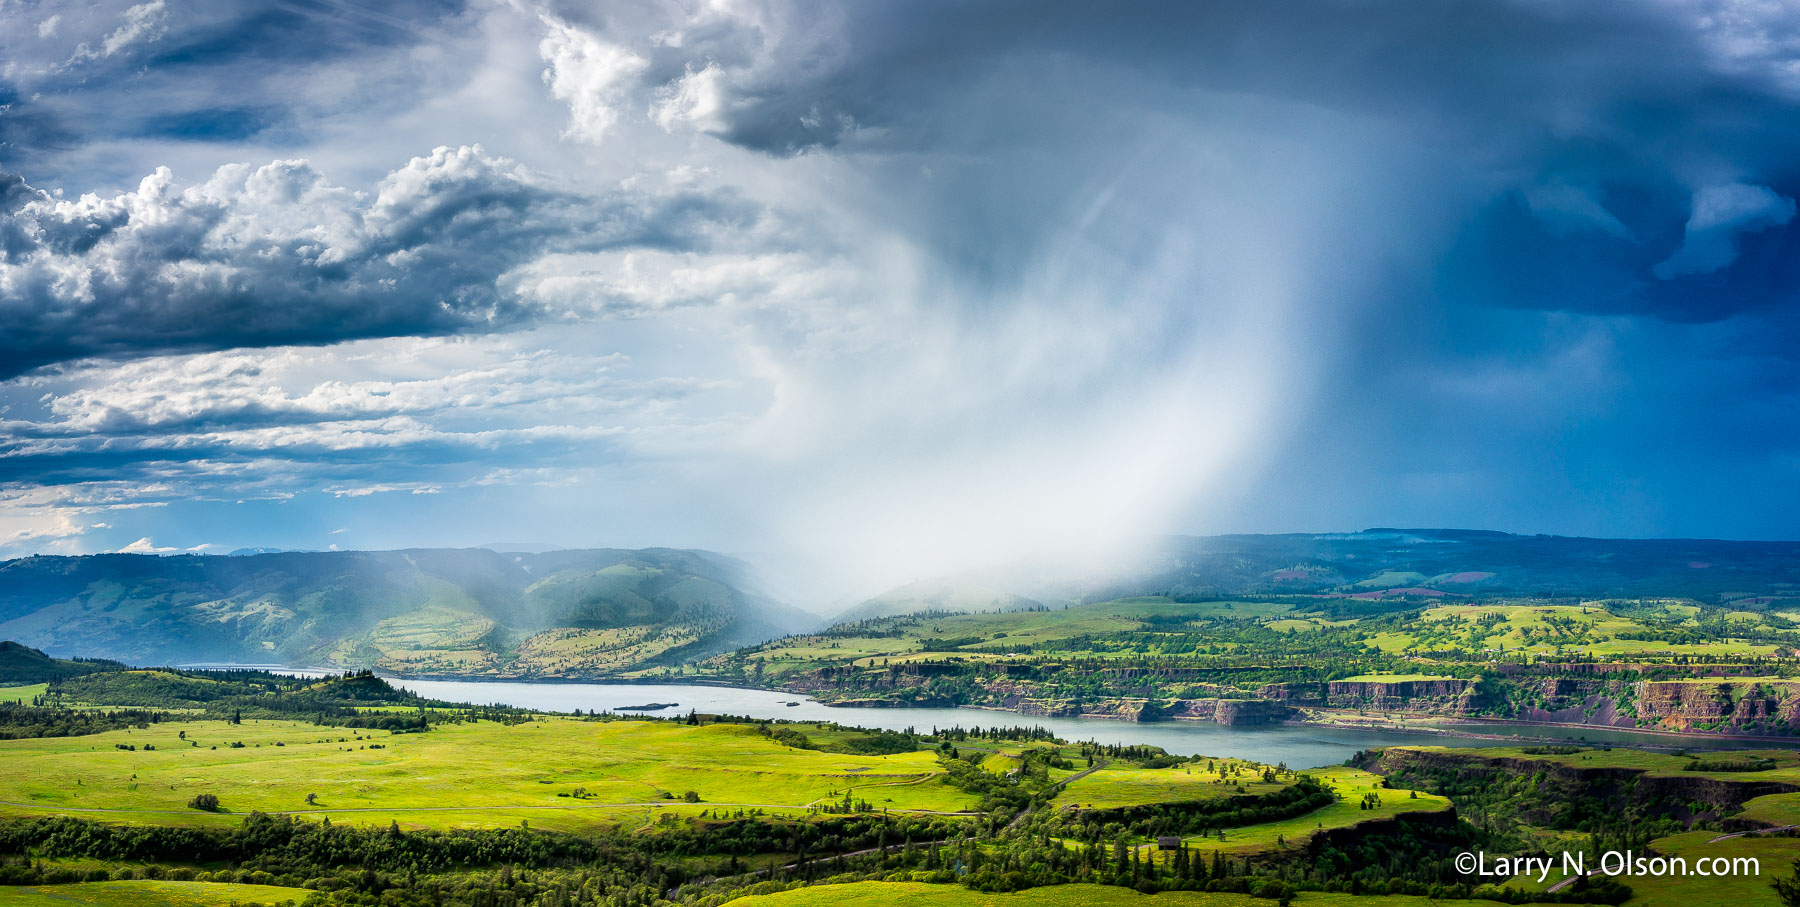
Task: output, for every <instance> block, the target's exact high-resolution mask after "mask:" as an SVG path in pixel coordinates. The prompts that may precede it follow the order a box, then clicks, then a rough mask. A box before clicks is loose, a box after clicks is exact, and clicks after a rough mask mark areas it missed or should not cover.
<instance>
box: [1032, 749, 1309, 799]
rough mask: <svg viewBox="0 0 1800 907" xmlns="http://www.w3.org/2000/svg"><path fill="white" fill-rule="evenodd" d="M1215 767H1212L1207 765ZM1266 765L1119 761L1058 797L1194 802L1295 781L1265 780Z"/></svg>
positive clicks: (1259, 791) (1229, 761) (1066, 788)
mask: <svg viewBox="0 0 1800 907" xmlns="http://www.w3.org/2000/svg"><path fill="white" fill-rule="evenodd" d="M1209 763H1210V764H1211V765H1212V766H1213V770H1212V771H1210V772H1209V771H1207V765H1208V764H1209ZM1264 768H1266V766H1264V765H1262V764H1260V763H1255V762H1248V761H1245V760H1240V759H1198V760H1195V761H1193V762H1188V763H1185V764H1182V765H1177V766H1174V767H1172V768H1138V767H1136V766H1131V765H1124V764H1120V763H1114V764H1113V765H1110V766H1108V767H1106V768H1103V769H1099V770H1097V771H1095V772H1094V773H1093V774H1090V775H1087V776H1085V777H1083V778H1080V779H1078V780H1076V781H1073V782H1071V783H1069V784H1068V785H1066V786H1064V787H1063V789H1062V790H1061V791H1060V792H1059V793H1058V794H1057V796H1056V802H1057V803H1058V804H1059V805H1061V806H1064V807H1068V808H1074V807H1080V808H1082V809H1110V808H1113V807H1119V806H1143V805H1146V804H1150V803H1170V802H1193V801H1195V800H1211V799H1214V798H1216V797H1235V796H1237V795H1238V793H1239V792H1238V785H1239V784H1242V785H1243V787H1244V790H1243V793H1246V794H1266V793H1270V792H1273V791H1278V790H1281V789H1282V788H1284V787H1287V786H1288V785H1289V784H1290V783H1291V782H1288V781H1277V782H1274V783H1269V782H1265V781H1263V780H1262V777H1263V769H1264Z"/></svg>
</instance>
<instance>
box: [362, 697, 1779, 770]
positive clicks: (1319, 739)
mask: <svg viewBox="0 0 1800 907" xmlns="http://www.w3.org/2000/svg"><path fill="white" fill-rule="evenodd" d="M389 681H390V682H391V683H393V684H394V685H395V686H399V687H404V688H406V689H409V690H412V691H413V692H415V693H418V694H419V695H421V696H427V697H430V698H432V699H440V700H445V701H448V702H470V703H476V704H480V705H489V704H493V705H509V706H516V707H519V708H529V709H542V710H545V711H554V712H568V711H573V710H575V709H581V710H583V711H604V712H622V711H626V710H627V708H628V707H630V706H642V705H650V704H654V703H675V704H676V705H675V707H674V708H668V709H662V710H659V711H650V712H642V713H639V714H648V715H660V716H675V715H685V714H687V713H688V711H689V710H694V711H699V712H711V713H721V714H728V715H749V716H751V717H754V718H770V719H782V718H785V719H789V720H794V721H834V722H837V723H838V724H846V725H854V726H859V727H867V728H886V729H888V730H905V729H907V728H916V729H917V730H920V731H929V730H930V729H932V728H933V727H954V726H958V725H960V726H962V727H973V726H976V725H980V726H983V727H991V726H995V725H999V726H1014V725H1026V726H1032V725H1041V726H1042V727H1044V728H1047V729H1048V730H1049V731H1050V732H1051V733H1053V734H1055V735H1056V736H1058V737H1061V738H1063V739H1064V740H1095V741H1099V742H1100V743H1117V744H1133V743H1145V744H1151V745H1154V746H1160V747H1162V748H1163V749H1165V750H1167V751H1168V752H1171V753H1176V754H1179V755H1184V756H1186V755H1205V756H1235V757H1241V758H1248V759H1254V760H1256V761H1258V762H1265V763H1270V764H1273V763H1277V762H1286V763H1287V764H1288V765H1290V766H1293V767H1295V768H1312V767H1314V766H1319V765H1329V764H1334V763H1339V762H1343V761H1344V759H1346V758H1348V757H1349V756H1350V755H1351V754H1352V753H1354V752H1356V751H1357V750H1364V749H1371V748H1374V747H1382V746H1404V745H1413V746H1418V745H1443V746H1505V745H1508V744H1509V743H1512V741H1504V740H1491V739H1487V738H1483V737H1470V736H1463V735H1461V734H1425V733H1407V732H1404V731H1384V730H1361V729H1352V728H1323V727H1307V726H1301V725H1275V726H1271V727H1225V726H1222V725H1217V724H1206V723H1201V722H1189V721H1179V722H1177V721H1168V722H1157V723H1153V724H1131V723H1129V722H1124V721H1109V720H1106V719H1103V718H1028V717H1025V716H1023V715H1016V714H1013V713H1011V712H996V711H990V710H986V709H971V708H954V709H858V708H831V707H829V706H826V705H824V704H822V703H819V702H816V701H814V700H813V699H812V698H811V697H808V696H801V695H798V694H794V693H778V692H772V691H769V690H751V689H742V688H737V687H712V686H688V685H679V684H662V685H652V684H638V683H507V682H485V681H457V680H399V679H394V678H389ZM788 703H798V704H797V705H788ZM1468 730H1469V731H1470V732H1471V733H1494V729H1493V728H1492V727H1480V726H1474V725H1471V726H1468ZM1508 730H1509V731H1511V732H1513V733H1517V734H1519V735H1520V736H1531V737H1543V738H1547V739H1567V738H1569V737H1581V738H1582V739H1585V740H1586V741H1588V742H1591V743H1613V744H1621V745H1635V746H1657V747H1663V748H1673V747H1679V746H1684V745H1685V746H1688V747H1692V748H1694V749H1726V748H1742V746H1734V745H1733V744H1732V743H1731V742H1729V741H1719V740H1711V739H1683V738H1672V737H1664V736H1657V735H1649V734H1633V733H1630V732H1628V731H1610V730H1602V729H1582V730H1579V731H1571V730H1568V729H1564V728H1529V727H1527V728H1509V729H1508ZM1515 745H1516V744H1515ZM1747 745H1748V744H1745V746H1747ZM1759 745H1760V746H1763V747H1766V746H1768V744H1759Z"/></svg>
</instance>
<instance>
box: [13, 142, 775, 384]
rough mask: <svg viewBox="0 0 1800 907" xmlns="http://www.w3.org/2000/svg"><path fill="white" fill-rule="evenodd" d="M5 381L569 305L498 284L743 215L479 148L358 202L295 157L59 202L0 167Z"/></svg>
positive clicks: (450, 153)
mask: <svg viewBox="0 0 1800 907" xmlns="http://www.w3.org/2000/svg"><path fill="white" fill-rule="evenodd" d="M0 189H3V190H4V193H5V194H4V196H3V198H4V200H5V208H4V213H0V256H3V257H0V315H3V316H4V318H5V321H6V324H7V326H8V330H7V332H6V334H5V336H4V337H3V338H0V378H5V377H11V376H14V375H18V374H21V373H23V372H26V371H29V370H31V369H34V368H38V367H41V366H44V365H48V364H51V363H56V362H62V361H66V360H70V359H78V358H82V357H89V356H104V357H132V356H141V355H149V354H157V353H169V352H184V351H195V350H208V349H229V348H234V347H256V346H274V345H281V344H295V343H329V342H335V341H340V340H346V339H352V338H359V337H391V336H428V335H439V334H451V333H458V332H464V331H484V332H485V331H496V330H505V329H509V328H512V327H516V326H519V325H521V324H525V323H528V322H531V321H534V320H538V319H543V318H553V317H563V316H568V315H570V314H573V313H570V312H567V311H555V310H552V309H551V308H550V307H547V306H546V305H544V304H541V303H538V302H535V301H533V300H530V299H525V298H522V297H520V296H519V295H517V294H515V293H513V292H511V291H510V290H508V289H507V288H506V287H504V286H502V285H501V282H502V277H503V276H504V275H505V274H506V273H507V272H508V271H509V270H511V269H513V268H515V267H517V266H519V265H521V264H523V263H526V262H529V261H532V260H535V259H537V258H538V257H540V256H542V255H544V254H547V253H551V252H556V251H567V250H584V251H594V250H605V249H612V248H622V247H650V248H677V249H679V248H692V247H696V246H699V245H702V244H703V243H704V237H705V234H706V232H707V231H708V230H709V229H712V228H714V227H715V226H717V224H719V223H738V224H742V223H744V222H745V221H746V220H749V219H753V215H754V212H750V211H748V210H747V209H745V208H744V207H743V206H742V205H739V204H736V203H734V202H731V201H730V200H729V199H723V200H721V199H715V198H701V197H696V196H691V195H683V194H672V195H667V196H662V197H658V196H653V195H647V194H644V195H636V196H632V195H626V194H623V193H615V194H613V195H611V196H599V197H590V196H586V195H581V194H575V193H571V192H568V191H563V190H559V189H556V188H552V187H549V186H547V185H544V184H542V183H540V182H539V181H537V180H536V179H534V178H533V177H531V176H530V175H529V174H527V173H525V172H524V171H522V170H520V169H519V168H518V167H517V166H516V165H514V164H512V163H511V162H509V161H506V160H504V159H496V158H492V157H489V156H487V155H484V154H483V153H482V152H481V151H480V150H479V149H477V148H462V149H447V148H441V149H438V150H437V151H436V152H434V153H433V154H432V155H430V156H428V157H422V158H416V159H414V160H413V161H412V162H411V163H410V164H409V165H408V166H406V167H404V168H402V169H400V170H398V171H395V172H394V173H392V174H390V175H389V176H388V177H387V179H385V180H384V181H383V182H382V183H381V184H380V186H379V187H377V190H376V192H375V193H374V194H373V196H372V197H365V196H364V195H363V194H360V193H355V192H351V191H350V190H347V189H343V188H341V187H337V186H334V185H332V184H331V183H330V182H328V181H327V180H326V179H325V177H324V175H323V174H320V173H319V172H318V171H316V170H314V169H313V168H312V167H310V166H308V165H307V164H306V163H304V162H301V161H278V162H276V163H273V164H268V165H265V166H262V167H256V168H252V167H249V166H228V167H225V168H222V169H221V170H220V171H219V172H218V173H217V174H216V175H215V176H214V177H213V178H212V179H211V180H209V181H207V182H206V183H203V184H200V185H198V186H193V187H188V188H185V189H182V188H178V187H176V186H175V185H174V184H173V180H172V177H171V176H170V174H169V173H168V172H167V171H166V170H162V171H158V172H157V173H156V174H153V175H152V176H150V177H148V178H146V179H145V180H144V182H143V184H142V185H141V186H140V187H139V188H138V189H137V191H135V192H131V193H126V194H123V195H119V196H116V197H113V198H99V197H93V196H89V197H84V198H82V199H80V200H77V201H64V200H61V199H57V198H54V197H51V196H49V195H47V194H45V193H42V192H37V191H35V190H32V189H30V188H29V187H28V186H26V185H25V184H24V183H23V181H22V180H20V178H19V177H17V176H16V175H12V174H6V175H4V176H0Z"/></svg>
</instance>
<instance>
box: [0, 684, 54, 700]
mask: <svg viewBox="0 0 1800 907" xmlns="http://www.w3.org/2000/svg"><path fill="white" fill-rule="evenodd" d="M49 688H50V685H49V684H47V683H28V684H25V685H24V686H15V687H0V702H30V701H31V700H32V699H34V698H36V697H38V696H42V695H44V691H45V690H47V689H49Z"/></svg>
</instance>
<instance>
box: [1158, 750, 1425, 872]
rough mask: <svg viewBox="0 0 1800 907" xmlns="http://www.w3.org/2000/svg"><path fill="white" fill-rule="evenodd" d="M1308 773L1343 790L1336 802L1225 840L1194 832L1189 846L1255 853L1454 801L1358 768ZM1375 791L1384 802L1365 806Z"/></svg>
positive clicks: (1232, 832)
mask: <svg viewBox="0 0 1800 907" xmlns="http://www.w3.org/2000/svg"><path fill="white" fill-rule="evenodd" d="M1306 774H1309V775H1312V776H1313V777H1315V778H1318V779H1319V780H1320V781H1323V782H1325V784H1326V786H1327V787H1330V788H1331V789H1332V791H1333V792H1334V793H1336V794H1337V795H1338V800H1337V802H1336V803H1333V804H1331V805H1329V806H1326V807H1324V808H1322V809H1317V810H1314V811H1312V812H1310V813H1307V814H1306V815H1304V816H1296V817H1294V818H1292V819H1283V820H1281V821H1279V822H1266V823H1264V824H1262V825H1250V826H1246V827H1244V828H1228V829H1226V830H1225V840H1223V841H1221V840H1219V839H1218V837H1216V836H1215V837H1205V838H1203V837H1191V838H1188V839H1187V841H1188V842H1189V844H1190V846H1193V847H1194V848H1196V849H1198V850H1200V851H1203V852H1211V851H1214V850H1217V851H1219V852H1220V853H1227V854H1239V853H1254V852H1257V851H1263V850H1269V849H1272V848H1276V847H1298V846H1300V845H1301V844H1303V843H1304V842H1305V841H1306V840H1307V839H1308V838H1310V837H1312V836H1313V835H1314V834H1316V833H1318V832H1320V831H1330V830H1332V829H1334V828H1348V827H1350V826H1352V825H1358V824H1361V823H1363V822H1368V821H1370V820H1373V819H1386V818H1388V817H1390V816H1397V815H1399V814H1401V813H1410V812H1436V811H1438V810H1442V809H1449V808H1450V801H1449V800H1448V799H1446V798H1444V797H1440V796H1438V795H1436V794H1428V793H1425V792H1424V791H1410V790H1398V789H1395V790H1390V789H1387V788H1384V787H1382V786H1381V783H1382V779H1381V777H1380V776H1378V775H1372V774H1369V773H1368V772H1365V771H1360V770H1358V769H1354V768H1348V767H1345V766H1341V765H1340V766H1330V767H1327V768H1321V769H1313V770H1310V771H1308V772H1306ZM1371 794H1373V795H1374V796H1375V797H1377V798H1379V800H1380V805H1378V806H1375V807H1374V808H1372V809H1364V808H1363V807H1362V801H1363V798H1364V797H1365V796H1368V795H1371ZM1414 794H1417V796H1416V797H1415V796H1414Z"/></svg>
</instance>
